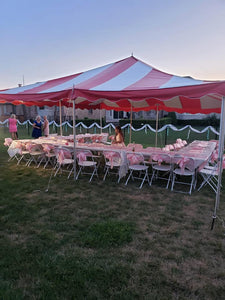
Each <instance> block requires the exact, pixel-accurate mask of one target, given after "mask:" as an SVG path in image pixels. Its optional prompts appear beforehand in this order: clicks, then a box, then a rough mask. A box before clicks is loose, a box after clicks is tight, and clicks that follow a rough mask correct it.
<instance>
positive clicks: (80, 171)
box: [76, 166, 82, 180]
mask: <svg viewBox="0 0 225 300" xmlns="http://www.w3.org/2000/svg"><path fill="white" fill-rule="evenodd" d="M81 169H82V167H81V166H80V168H79V171H78V173H77V177H76V180H77V179H78V177H79V175H80V173H81Z"/></svg>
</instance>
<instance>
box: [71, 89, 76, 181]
mask: <svg viewBox="0 0 225 300" xmlns="http://www.w3.org/2000/svg"><path fill="white" fill-rule="evenodd" d="M73 92H74V86H73V90H72V96H71V98H73ZM72 100H73V160H74V161H73V170H74V171H73V178H74V180H76V177H77V169H76V161H77V151H76V116H75V99H72Z"/></svg>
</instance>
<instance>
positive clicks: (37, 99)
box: [0, 56, 225, 113]
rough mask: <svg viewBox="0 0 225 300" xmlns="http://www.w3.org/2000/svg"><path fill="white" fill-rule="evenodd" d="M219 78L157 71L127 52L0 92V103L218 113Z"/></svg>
mask: <svg viewBox="0 0 225 300" xmlns="http://www.w3.org/2000/svg"><path fill="white" fill-rule="evenodd" d="M223 95H225V82H224V81H222V82H207V81H202V80H195V79H193V78H191V77H179V76H175V75H171V74H168V73H165V72H161V71H159V70H157V69H155V68H153V67H151V66H150V65H148V64H145V63H143V62H142V61H140V60H138V59H136V58H135V57H133V56H131V57H128V58H126V59H123V60H120V61H118V62H115V63H112V64H108V65H105V66H102V67H99V68H96V69H92V70H89V71H86V72H82V73H79V74H74V75H70V76H66V77H62V78H58V79H53V80H49V81H45V82H38V83H35V84H31V85H27V86H23V87H18V88H14V89H8V90H4V91H0V103H5V102H11V103H14V104H26V105H39V106H42V105H49V106H52V105H58V103H59V100H61V103H62V104H63V105H67V106H70V105H71V103H70V102H69V100H70V99H71V98H72V99H75V102H76V105H77V107H78V108H93V109H94V108H105V109H114V110H124V111H129V110H130V109H131V106H132V109H133V111H139V110H150V109H156V107H158V109H163V110H167V111H178V112H184V111H186V112H193V113H196V112H204V113H208V112H212V111H214V112H219V110H220V105H221V97H222V96H223Z"/></svg>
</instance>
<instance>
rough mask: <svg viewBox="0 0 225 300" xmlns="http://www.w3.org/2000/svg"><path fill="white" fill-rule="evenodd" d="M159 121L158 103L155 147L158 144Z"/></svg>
mask: <svg viewBox="0 0 225 300" xmlns="http://www.w3.org/2000/svg"><path fill="white" fill-rule="evenodd" d="M158 123H159V108H158V105H157V110H156V125H155V147H157V144H158Z"/></svg>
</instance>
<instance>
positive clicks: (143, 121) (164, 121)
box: [119, 117, 171, 129]
mask: <svg viewBox="0 0 225 300" xmlns="http://www.w3.org/2000/svg"><path fill="white" fill-rule="evenodd" d="M125 124H130V121H129V120H128V119H121V120H120V121H119V125H120V126H121V127H122V126H124V125H125ZM145 124H149V125H150V126H151V127H153V128H155V127H156V120H146V119H134V120H132V126H133V127H134V128H135V129H137V128H141V127H142V126H143V125H145ZM166 124H171V118H169V117H166V118H161V119H159V123H158V128H161V127H163V126H164V125H166Z"/></svg>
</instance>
